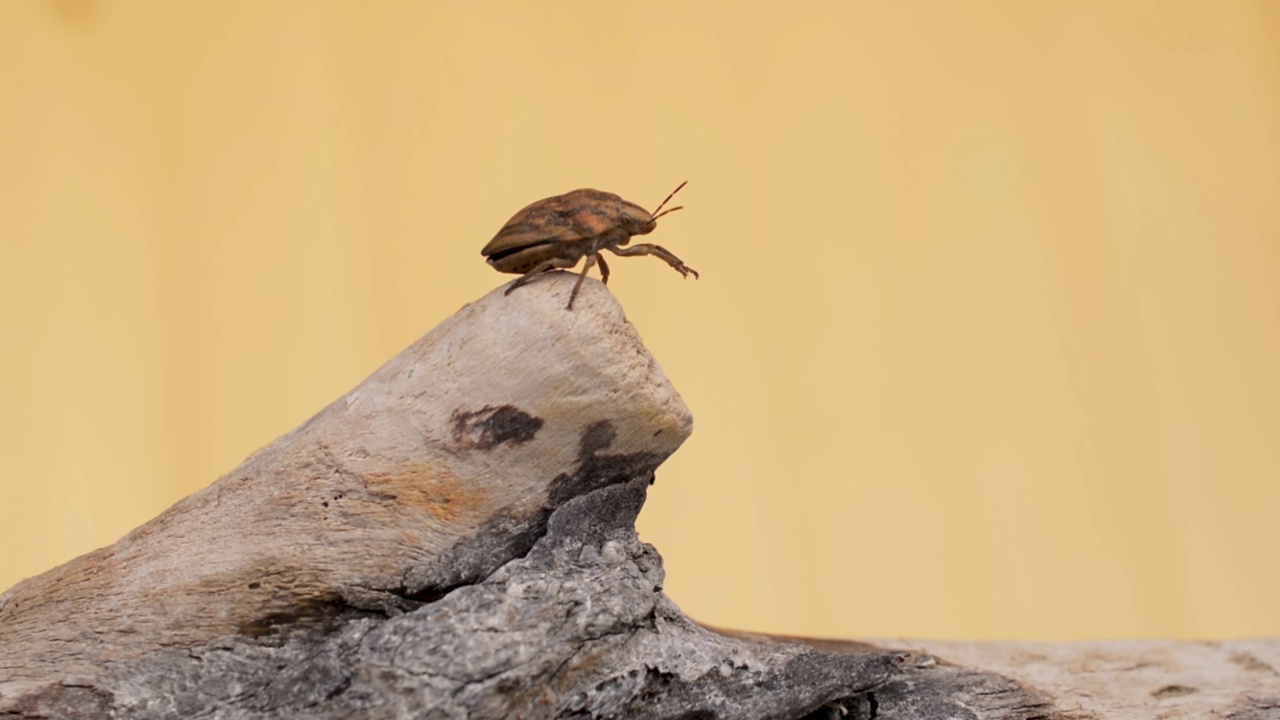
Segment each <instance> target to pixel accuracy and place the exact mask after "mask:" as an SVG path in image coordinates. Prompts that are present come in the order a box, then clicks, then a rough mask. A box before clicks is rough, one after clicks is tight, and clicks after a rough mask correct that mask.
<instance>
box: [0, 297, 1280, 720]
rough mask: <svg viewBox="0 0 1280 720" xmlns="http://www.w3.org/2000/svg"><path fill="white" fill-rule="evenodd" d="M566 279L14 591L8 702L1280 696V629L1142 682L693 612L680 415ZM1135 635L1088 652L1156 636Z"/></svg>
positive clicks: (6, 647)
mask: <svg viewBox="0 0 1280 720" xmlns="http://www.w3.org/2000/svg"><path fill="white" fill-rule="evenodd" d="M572 281H573V277H572V276H566V275H563V274H560V273H552V274H550V275H548V276H547V277H545V278H539V279H538V280H537V281H535V282H533V283H530V284H529V285H527V286H525V287H522V288H520V289H519V290H517V291H516V292H514V293H512V294H511V295H510V296H506V295H503V294H502V292H501V291H500V290H499V291H495V292H494V293H490V294H489V295H488V296H486V297H485V298H482V299H481V300H479V301H477V302H476V303H474V304H472V305H469V306H467V307H464V308H463V309H462V310H460V311H459V312H458V313H457V314H456V315H455V316H454V317H452V318H450V319H449V320H447V321H446V322H445V323H443V324H442V325H441V326H440V327H438V328H436V329H435V330H433V331H432V332H431V333H429V334H428V335H427V336H426V337H424V338H423V339H422V340H420V341H418V342H417V343H415V344H414V345H413V346H411V347H410V348H408V349H406V350H405V351H404V352H403V353H401V354H400V355H399V356H397V357H396V358H394V359H393V360H391V361H390V362H389V363H387V365H385V366H384V367H382V368H381V369H379V370H378V371H377V372H375V373H374V374H373V375H372V376H371V377H370V378H369V379H368V380H366V381H365V382H364V383H362V384H361V385H359V386H358V387H356V388H355V389H354V390H352V391H351V392H350V393H348V394H347V395H346V396H344V397H343V398H340V399H339V400H338V401H336V402H335V403H333V404H332V405H330V406H329V407H328V408H326V409H325V410H323V411H322V412H320V413H319V414H318V415H317V416H316V417H314V418H312V419H311V420H310V421H308V422H307V423H305V424H304V425H302V426H301V427H299V428H298V429H297V430H294V431H293V432H291V433H289V434H288V435H285V436H284V437H282V438H280V439H279V440H277V441H276V442H275V443H273V444H271V445H270V446H268V447H267V448H264V449H263V450H261V451H259V452H258V453H256V454H255V455H254V456H252V457H250V458H249V459H248V460H246V461H245V463H244V464H243V465H241V466H240V467H239V468H237V469H236V470H234V471H232V472H231V473H230V474H228V475H227V476H225V477H223V478H222V479H220V480H218V481H217V482H216V483H214V484H213V485H211V486H210V487H208V488H206V489H205V490H202V491H200V492H198V493H196V494H195V495H192V496H191V497H189V498H186V499H184V500H182V501H180V502H179V503H177V504H176V505H175V506H174V507H172V508H170V509H169V510H167V511H166V512H165V513H163V514H161V515H160V516H159V517H157V518H156V519H154V520H152V521H151V522H149V523H147V524H146V525H144V526H142V527H140V528H138V529H137V530H135V531H134V532H132V533H130V534H129V535H127V536H126V537H124V538H122V539H121V540H120V541H119V542H117V543H116V544H115V545H113V546H111V547H108V548H103V549H101V550H98V551H95V552H93V553H89V554H88V555H85V556H83V557H81V558H78V559H76V560H73V561H72V562H70V563H67V564H66V565H63V566H61V567H58V568H55V569H53V570H51V571H49V572H47V573H45V574H43V575H40V576H38V577H35V578H31V579H29V580H26V581H24V582H23V583H20V584H19V585H17V586H15V587H14V588H12V589H11V590H9V591H8V592H6V593H5V594H4V595H0V717H21V718H36V717H128V718H187V717H208V718H268V717H271V718H275V717H293V718H317V719H319V718H349V717H368V718H508V717H514V718H561V717H563V718H828V717H854V718H871V717H877V718H926V719H927V718H939V719H941V718H1068V717H1074V718H1079V717H1105V716H1110V715H1109V712H1108V709H1109V708H1110V707H1127V708H1128V710H1127V711H1126V713H1125V714H1123V715H1115V716H1116V717H1147V716H1149V717H1169V716H1175V715H1177V714H1178V712H1177V711H1178V709H1179V708H1193V709H1194V710H1196V711H1201V710H1203V709H1204V708H1206V707H1208V705H1205V704H1204V703H1201V704H1200V705H1188V704H1187V703H1188V702H1191V703H1194V702H1196V701H1198V700H1205V699H1206V698H1209V697H1210V695H1211V692H1210V691H1212V692H1213V693H1217V694H1216V695H1215V696H1214V697H1213V706H1212V708H1211V709H1213V710H1215V711H1219V710H1220V711H1222V712H1223V714H1224V716H1232V715H1229V714H1228V713H1230V712H1236V713H1237V714H1236V715H1234V716H1233V717H1240V718H1255V717H1274V716H1275V713H1276V712H1277V708H1278V707H1280V702H1276V701H1275V700H1274V699H1273V698H1275V697H1280V688H1278V687H1277V678H1276V673H1275V670H1274V669H1273V668H1274V667H1276V664H1275V661H1274V659H1275V657H1276V655H1277V652H1276V645H1275V644H1274V643H1266V642H1261V641H1259V642H1260V644H1259V645H1258V646H1257V647H1252V646H1251V647H1250V649H1249V652H1248V653H1243V651H1240V652H1236V653H1235V654H1234V655H1231V657H1234V658H1236V660H1233V661H1232V664H1231V665H1230V667H1231V668H1235V670H1236V671H1238V672H1237V673H1236V675H1239V676H1241V677H1244V678H1246V679H1247V681H1248V683H1251V684H1248V685H1247V687H1246V686H1244V685H1241V684H1240V677H1236V676H1235V675H1231V674H1230V673H1218V674H1216V675H1214V676H1212V677H1208V676H1206V677H1198V678H1195V679H1194V681H1193V680H1192V679H1186V678H1182V676H1179V677H1180V678H1182V679H1179V680H1178V681H1177V682H1172V681H1171V682H1170V683H1169V684H1167V686H1161V687H1160V688H1156V689H1155V691H1154V694H1147V695H1142V694H1141V693H1138V694H1137V695H1135V697H1139V700H1138V702H1137V703H1136V704H1135V703H1130V704H1129V705H1127V706H1126V705H1124V704H1123V702H1122V700H1123V698H1122V696H1124V695H1125V692H1126V690H1117V689H1115V688H1112V689H1111V690H1104V689H1101V688H1102V685H1101V684H1100V683H1095V684H1094V685H1090V686H1089V698H1086V699H1082V698H1076V697H1073V696H1072V694H1071V693H1072V682H1071V681H1072V678H1074V677H1079V676H1081V674H1079V673H1075V674H1073V673H1072V672H1067V671H1065V670H1063V671H1061V672H1059V673H1058V674H1057V675H1054V673H1053V672H1052V670H1053V669H1054V668H1059V669H1061V668H1063V667H1065V666H1066V665H1067V664H1068V663H1069V662H1070V661H1071V659H1072V658H1075V657H1076V656H1074V655H1072V652H1073V651H1072V650H1071V649H1070V646H1045V647H1039V646H1037V649H1035V650H1034V651H1033V650H1028V649H1027V647H1026V646H1024V647H1021V648H1020V649H1018V650H1016V651H1014V650H1013V646H1007V647H1008V648H1010V650H1008V651H1005V650H1002V648H1003V647H1006V646H1001V645H963V644H961V645H954V646H941V645H937V644H934V645H937V647H931V646H930V644H928V643H923V644H922V643H919V642H916V643H889V644H886V645H885V647H888V648H890V649H884V648H882V647H880V646H877V645H872V644H867V643H853V642H841V641H820V640H803V639H788V638H770V637H764V636H757V635H750V634H746V633H734V632H727V631H715V630H712V629H709V628H706V627H702V626H700V625H698V624H697V623H695V622H693V621H691V620H690V619H689V618H687V617H685V616H684V615H683V614H682V613H681V612H680V610H679V609H678V608H677V607H676V606H675V605H674V604H673V603H672V602H671V601H670V600H669V599H668V598H667V597H666V596H665V595H663V593H662V583H663V570H662V562H661V558H660V557H659V556H658V553H657V551H656V550H655V549H654V548H653V547H651V546H649V545H646V544H644V543H641V542H640V541H639V539H638V538H637V537H636V534H635V529H634V521H635V518H636V515H637V513H639V511H640V508H641V506H642V505H643V503H644V499H645V495H646V492H647V489H648V486H649V484H650V483H651V482H653V481H654V477H655V476H654V472H655V470H656V468H657V467H658V466H659V465H660V463H661V462H662V461H663V460H664V459H665V458H666V457H667V456H669V455H670V454H671V453H672V452H674V451H675V450H676V448H678V447H679V445H680V444H681V443H682V442H683V441H684V439H685V438H687V437H688V435H689V433H690V432H691V430H692V418H691V416H690V414H689V412H688V409H687V408H686V407H685V406H684V403H683V402H682V401H681V399H680V397H679V395H678V393H676V392H675V390H674V388H672V387H671V385H670V384H669V383H668V382H667V380H666V378H665V377H664V376H663V374H662V371H661V369H660V368H659V367H658V365H657V363H656V362H655V361H654V360H653V358H652V357H651V356H650V355H649V354H648V352H647V351H646V350H645V348H644V347H643V345H642V344H641V342H640V339H639V337H638V336H637V335H636V333H635V331H634V330H633V329H632V328H631V326H630V325H629V324H628V323H627V322H626V320H625V318H624V317H623V315H622V311H621V309H620V308H619V307H618V305H617V303H616V302H615V301H614V300H613V299H612V297H611V296H610V295H609V294H608V292H607V291H606V290H605V289H604V288H603V286H601V285H600V284H599V283H598V282H595V281H590V282H588V283H587V284H586V285H585V286H584V287H583V292H582V293H581V295H580V296H579V298H578V300H577V302H576V303H575V307H574V310H573V311H572V312H569V311H566V310H565V309H564V304H565V300H566V298H567V294H568V292H569V288H570V287H571V285H572ZM901 647H909V648H910V649H908V650H901V649H892V648H901ZM1119 647H1120V646H1116V648H1112V649H1108V648H1107V647H1102V648H1098V647H1091V648H1090V649H1089V650H1088V652H1089V653H1091V654H1092V655H1091V657H1095V658H1097V657H1109V656H1108V655H1107V653H1109V652H1110V653H1113V654H1114V655H1115V656H1116V657H1122V656H1123V657H1140V656H1143V655H1142V652H1146V650H1143V651H1142V652H1139V651H1138V650H1135V649H1133V648H1128V647H1126V648H1124V649H1123V650H1120V649H1118V648H1119ZM1187 647H1190V645H1188V646H1187ZM1054 652H1058V653H1059V655H1056V656H1055V655H1054V654H1053V653H1054ZM1171 652H1172V654H1173V655H1174V656H1176V655H1177V652H1178V651H1177V649H1176V648H1175V649H1174V650H1173V651H1171ZM1224 652H1232V651H1230V650H1226V651H1224ZM1125 653H1129V655H1125ZM1242 653H1243V654H1242ZM947 657H952V658H961V657H964V658H967V659H968V662H966V663H958V662H949V661H947V660H946V659H945V658H947ZM1245 657H1247V658H1248V660H1247V661H1246V660H1241V659H1240V658H1245ZM1077 659H1078V658H1077ZM1167 665H1168V664H1167V663H1166V667H1167ZM1193 671H1194V669H1192V670H1191V671H1188V673H1192V672H1193ZM1115 672H1116V673H1120V672H1122V669H1121V668H1117V669H1116V670H1115ZM1188 673H1184V675H1187V674H1188ZM1169 677H1173V676H1172V675H1170V676H1169ZM1188 677H1189V675H1188ZM1255 681H1257V682H1255ZM1081 687H1083V686H1081ZM1130 694H1131V695H1132V694H1134V693H1133V692H1130ZM1188 698H1191V700H1190V701H1189V700H1188ZM1269 698H1272V699H1269ZM1086 700H1087V702H1086ZM1108 700H1115V701H1116V703H1117V704H1115V705H1114V706H1108V705H1107V704H1106V702H1107V701H1108ZM1147 710H1150V711H1151V712H1146V711H1147ZM1170 710H1173V711H1175V712H1174V715H1169V714H1167V713H1168V711H1170ZM1156 711H1159V712H1160V713H1165V714H1160V715H1157V714H1154V713H1155V712H1156ZM1250 713H1252V714H1250ZM1267 713H1271V715H1268V714H1267Z"/></svg>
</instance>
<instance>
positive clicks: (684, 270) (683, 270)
mask: <svg viewBox="0 0 1280 720" xmlns="http://www.w3.org/2000/svg"><path fill="white" fill-rule="evenodd" d="M609 251H610V252H612V253H613V254H614V255H623V256H627V255H656V256H657V257H660V258H662V259H663V260H666V261H667V264H668V265H670V266H671V267H673V268H675V271H676V272H678V273H680V274H681V275H683V276H685V277H689V274H690V273H693V276H694V277H695V278H696V277H698V271H697V270H694V269H693V268H691V267H689V266H688V265H685V264H684V262H683V261H681V260H680V258H678V257H676V256H675V254H674V253H672V252H671V251H670V250H668V249H666V248H664V247H662V246H661V245H654V244H652V243H640V244H639V245H632V246H631V247H611V248H609Z"/></svg>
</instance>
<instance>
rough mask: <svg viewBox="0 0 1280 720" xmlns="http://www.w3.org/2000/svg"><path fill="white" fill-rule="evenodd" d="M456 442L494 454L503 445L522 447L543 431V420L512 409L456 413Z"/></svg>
mask: <svg viewBox="0 0 1280 720" xmlns="http://www.w3.org/2000/svg"><path fill="white" fill-rule="evenodd" d="M451 419H452V420H453V441H454V442H455V443H457V444H458V445H459V446H460V447H464V448H468V449H475V450H492V449H493V448H495V447H497V446H499V445H501V444H503V443H511V444H513V445H521V444H524V443H527V442H529V441H530V440H532V439H533V437H534V436H535V435H537V434H538V431H539V430H541V429H542V423H543V420H542V418H539V417H534V416H532V415H530V414H529V413H527V412H525V411H523V410H521V409H519V408H517V407H515V406H513V405H501V406H499V407H494V406H492V405H485V406H484V407H482V408H480V409H479V410H471V411H463V410H462V409H461V408H459V409H458V410H455V411H454V412H453V416H452V418H451Z"/></svg>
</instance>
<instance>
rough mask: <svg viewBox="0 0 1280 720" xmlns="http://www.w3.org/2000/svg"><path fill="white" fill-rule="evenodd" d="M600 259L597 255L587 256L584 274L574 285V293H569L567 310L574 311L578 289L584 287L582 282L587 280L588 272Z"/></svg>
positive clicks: (583, 269)
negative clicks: (574, 300) (574, 301)
mask: <svg viewBox="0 0 1280 720" xmlns="http://www.w3.org/2000/svg"><path fill="white" fill-rule="evenodd" d="M599 257H600V256H599V255H597V254H595V253H591V254H590V255H588V256H587V261H586V262H585V263H583V265H582V274H581V275H579V276H578V282H576V283H574V284H573V292H571V293H569V304H568V305H567V306H566V307H565V309H566V310H572V309H573V299H574V298H576V297H578V288H580V287H582V281H583V280H586V279H587V271H588V270H590V269H591V266H592V265H595V264H596V260H597V259H598V258H599Z"/></svg>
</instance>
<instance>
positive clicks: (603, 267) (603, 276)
mask: <svg viewBox="0 0 1280 720" xmlns="http://www.w3.org/2000/svg"><path fill="white" fill-rule="evenodd" d="M595 259H596V262H598V263H600V282H602V283H604V284H605V285H608V284H609V265H608V263H606V262H605V261H604V256H603V255H596V256H595Z"/></svg>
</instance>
